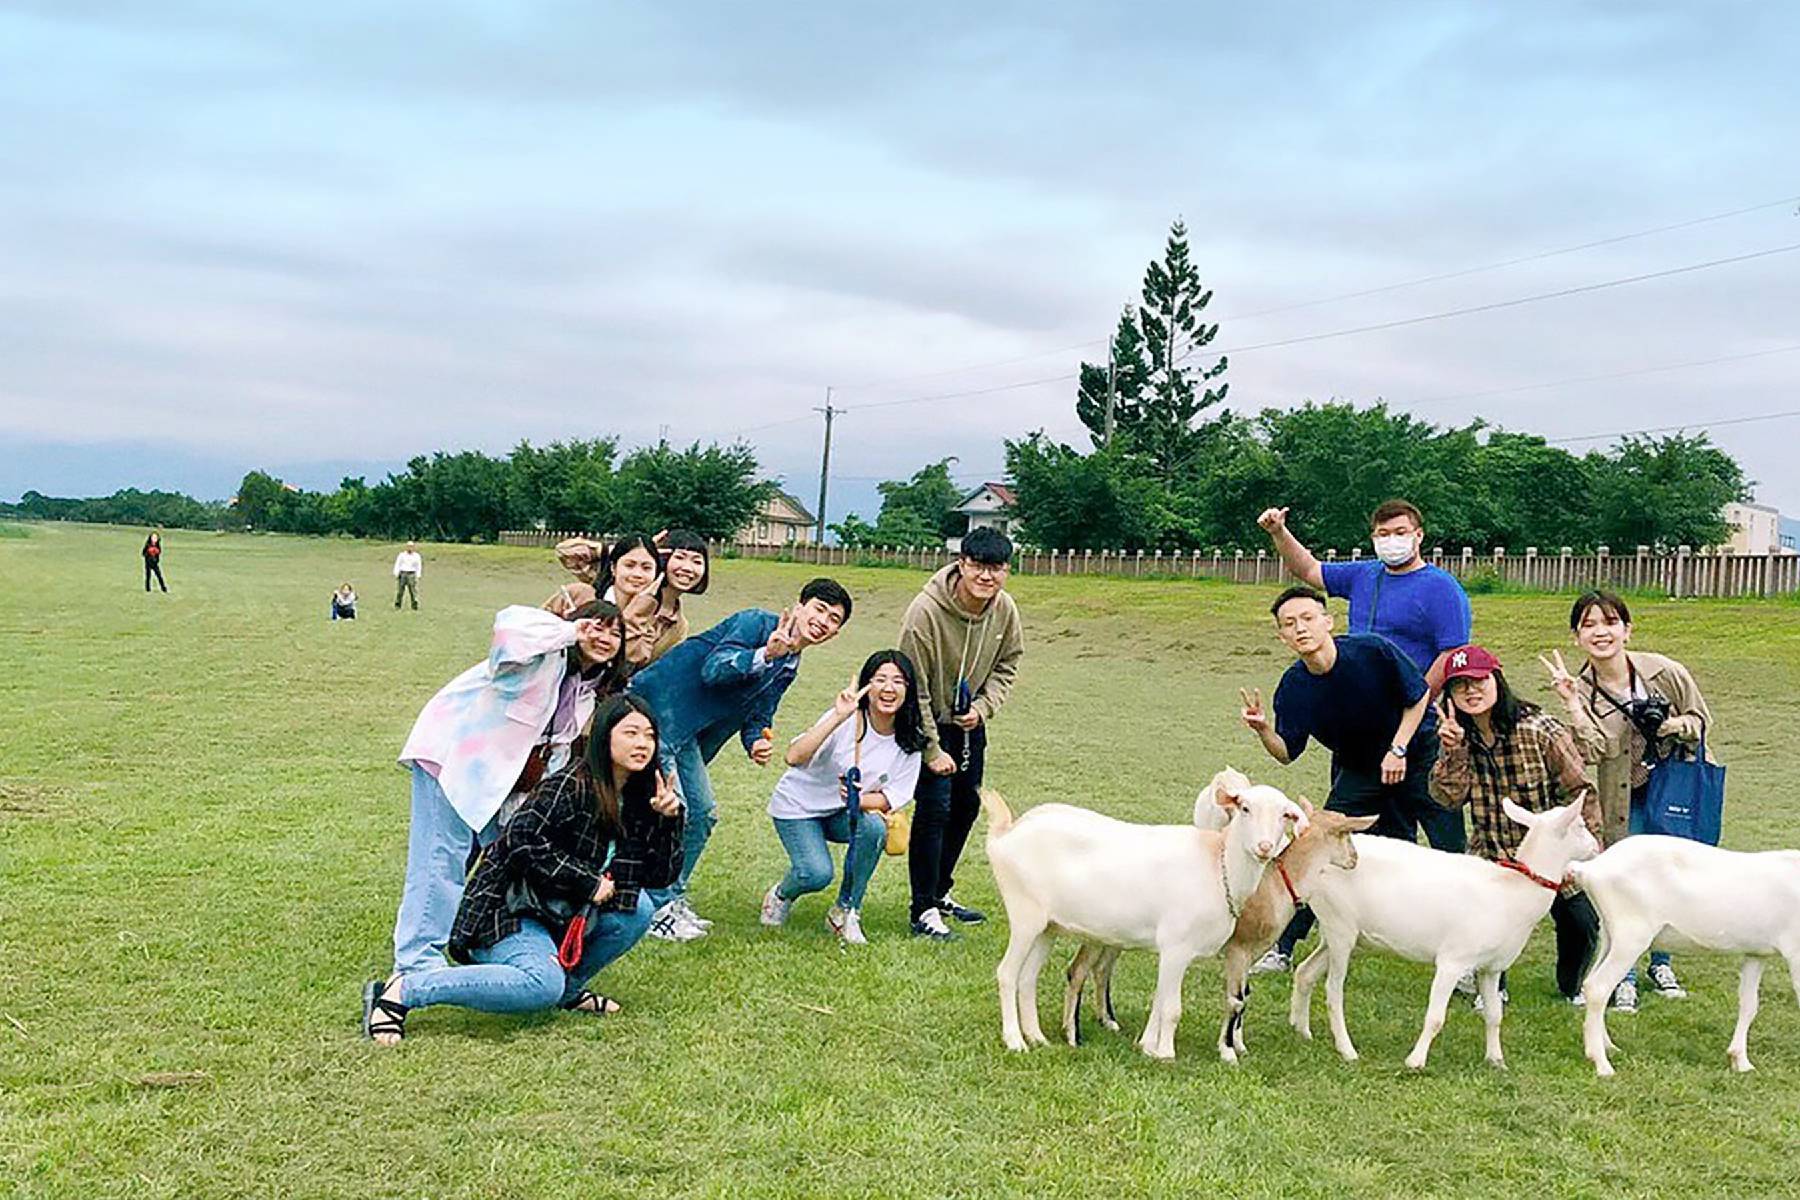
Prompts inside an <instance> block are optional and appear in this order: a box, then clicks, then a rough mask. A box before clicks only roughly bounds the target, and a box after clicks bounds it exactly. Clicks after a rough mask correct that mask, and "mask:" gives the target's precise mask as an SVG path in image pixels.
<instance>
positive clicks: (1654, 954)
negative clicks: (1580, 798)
mask: <svg viewBox="0 0 1800 1200" xmlns="http://www.w3.org/2000/svg"><path fill="white" fill-rule="evenodd" d="M1647 813H1648V809H1647V808H1646V807H1645V805H1644V798H1643V797H1642V796H1640V795H1637V794H1635V793H1634V794H1633V795H1632V797H1631V813H1630V815H1629V816H1628V817H1627V818H1626V824H1625V833H1626V836H1630V835H1631V834H1634V833H1648V832H1650V830H1649V828H1648V827H1649V824H1650V818H1649V816H1648V815H1647ZM1668 961H1669V952H1668V951H1667V950H1652V951H1651V952H1650V965H1651V966H1653V967H1654V966H1655V965H1656V964H1658V963H1666V962H1668ZM1625 978H1627V979H1629V980H1631V982H1633V983H1636V982H1637V968H1636V967H1632V968H1631V970H1629V971H1627V972H1625Z"/></svg>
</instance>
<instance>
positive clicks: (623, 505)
mask: <svg viewBox="0 0 1800 1200" xmlns="http://www.w3.org/2000/svg"><path fill="white" fill-rule="evenodd" d="M757 475H758V467H757V461H756V455H755V452H754V451H753V450H751V449H750V447H748V446H746V445H742V444H738V445H732V446H718V445H706V446H701V445H700V444H698V443H695V444H694V445H692V446H689V447H687V448H686V449H677V448H675V447H671V446H669V445H667V444H666V443H665V444H659V445H656V446H649V447H645V448H643V449H640V450H635V451H633V452H631V453H630V454H627V455H625V456H624V457H623V458H622V459H621V458H620V457H619V455H618V441H617V439H615V438H593V439H585V440H583V439H577V440H572V441H566V442H553V443H551V444H550V445H548V446H533V445H531V444H530V443H529V442H520V443H519V444H518V445H517V446H516V447H514V448H513V450H512V451H511V453H509V454H507V455H506V456H505V457H498V456H494V455H489V454H483V453H481V452H480V451H476V450H465V451H461V452H458V453H454V454H451V453H444V452H438V453H435V454H430V455H419V456H418V457H416V458H414V459H412V460H411V461H410V462H408V463H407V464H406V468H405V469H404V470H402V471H397V472H391V473H390V474H389V475H388V476H387V478H385V479H383V480H381V481H379V482H377V483H374V484H370V483H368V482H367V481H366V480H364V479H363V478H360V477H356V478H346V479H344V480H343V481H342V482H341V483H339V484H338V486H337V488H336V489H335V490H333V491H329V492H321V491H309V490H307V489H304V488H298V487H295V486H293V485H292V484H288V483H284V482H282V481H281V480H280V479H278V478H276V477H275V476H274V475H272V474H270V473H268V472H266V471H261V470H253V471H250V472H249V473H248V474H246V475H245V476H244V478H243V482H241V483H240V484H239V485H238V494H237V495H236V496H235V497H233V498H232V499H231V500H229V501H199V500H194V499H193V498H191V497H188V496H184V495H181V494H179V493H173V492H159V491H152V492H145V491H139V490H137V489H135V488H128V489H125V490H122V491H119V492H116V493H114V494H113V495H111V496H107V497H99V498H91V499H79V500H78V499H62V498H57V497H51V496H44V495H42V494H41V493H38V492H35V491H32V492H26V493H25V494H24V496H22V497H21V498H20V501H19V503H18V504H16V505H4V506H0V513H4V514H6V515H12V516H18V517H24V518H28V519H34V520H53V521H95V522H104V523H108V524H118V525H153V526H158V527H162V528H175V529H255V530H268V531H273V532H277V533H307V534H346V535H350V536H355V537H381V538H421V539H427V540H432V541H471V540H489V541H491V540H493V539H494V538H495V537H496V536H497V535H498V534H499V532H500V531H501V530H502V529H511V528H536V527H539V526H541V527H543V528H547V529H580V530H594V531H618V530H630V529H641V530H657V529H672V528H682V529H691V530H693V531H694V532H695V533H698V534H700V535H701V536H702V537H708V538H731V537H734V536H735V535H736V534H737V533H738V531H739V530H741V529H743V528H744V526H746V525H748V524H749V523H750V522H751V521H752V520H754V518H755V515H756V512H757V510H758V509H759V508H761V507H762V505H763V503H764V501H765V500H767V499H768V498H769V496H770V495H772V494H773V492H774V491H775V485H774V484H772V483H769V482H766V481H761V480H759V479H758V478H757Z"/></svg>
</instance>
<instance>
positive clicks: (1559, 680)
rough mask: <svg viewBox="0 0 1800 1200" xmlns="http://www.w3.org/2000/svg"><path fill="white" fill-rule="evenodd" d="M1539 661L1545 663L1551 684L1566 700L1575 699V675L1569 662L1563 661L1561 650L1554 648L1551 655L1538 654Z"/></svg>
mask: <svg viewBox="0 0 1800 1200" xmlns="http://www.w3.org/2000/svg"><path fill="white" fill-rule="evenodd" d="M1538 661H1539V662H1540V663H1543V664H1544V670H1546V671H1548V672H1550V686H1551V687H1552V688H1554V689H1555V690H1556V694H1557V695H1559V696H1561V697H1562V698H1563V699H1564V700H1565V701H1571V700H1574V699H1575V676H1573V675H1571V674H1569V668H1568V664H1566V663H1564V662H1563V656H1562V651H1561V650H1552V651H1551V652H1550V657H1548V658H1545V657H1544V656H1543V655H1542V654H1540V655H1538Z"/></svg>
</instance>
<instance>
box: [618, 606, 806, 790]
mask: <svg viewBox="0 0 1800 1200" xmlns="http://www.w3.org/2000/svg"><path fill="white" fill-rule="evenodd" d="M780 620H781V618H780V617H778V616H776V615H775V614H774V613H772V612H767V611H764V610H763V609H760V608H747V609H745V610H744V611H742V612H738V613H733V614H732V615H731V616H729V617H726V618H725V619H724V620H723V621H720V622H719V623H718V624H717V625H714V626H713V627H712V628H711V629H708V630H707V631H706V632H704V633H699V634H695V635H693V636H692V637H689V638H688V639H687V640H686V641H684V642H682V643H680V644H679V645H677V646H675V647H674V648H673V649H671V650H670V651H669V652H668V653H667V654H664V655H663V656H662V657H661V658H659V659H657V660H656V661H655V662H653V663H651V664H650V665H649V666H647V667H645V668H644V669H643V670H641V671H639V672H638V673H637V674H636V675H634V676H632V677H631V691H632V692H633V693H634V694H636V695H638V696H642V697H643V698H644V700H645V701H647V702H648V703H649V705H650V707H651V709H652V710H654V711H655V713H656V724H657V727H658V732H659V734H660V737H661V742H662V749H663V752H664V756H665V757H667V756H668V755H669V754H671V753H672V752H673V751H674V750H676V749H678V748H680V747H682V746H686V745H689V744H690V743H692V744H698V745H699V747H700V750H701V753H702V755H703V756H704V757H705V758H707V759H708V760H710V759H711V758H712V756H713V755H714V754H716V753H718V750H719V747H720V746H722V745H724V744H725V740H726V739H727V738H728V737H730V736H731V734H732V733H733V732H736V733H737V735H738V740H739V741H741V742H742V743H743V744H744V751H745V753H748V752H749V750H750V747H751V746H752V745H754V744H755V742H756V740H757V739H758V738H760V737H762V734H763V730H764V729H766V728H768V727H769V726H771V725H772V724H774V721H775V709H776V706H777V705H779V704H780V703H781V695H782V693H783V692H785V691H787V689H788V685H789V684H791V683H793V682H794V676H795V675H796V674H798V673H799V670H800V656H799V655H797V654H790V655H787V656H786V657H784V658H779V659H776V660H775V661H774V662H767V661H765V660H764V658H763V647H764V646H765V645H766V644H767V643H768V640H769V635H770V634H772V633H774V632H775V626H776V625H777V624H779V623H780Z"/></svg>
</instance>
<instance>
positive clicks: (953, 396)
mask: <svg viewBox="0 0 1800 1200" xmlns="http://www.w3.org/2000/svg"><path fill="white" fill-rule="evenodd" d="M1795 250H1800V242H1795V243H1791V244H1789V245H1786V246H1774V247H1771V248H1769V249H1766V250H1756V251H1753V252H1751V253H1749V254H1737V255H1732V256H1730V257H1727V258H1715V259H1709V260H1707V261H1705V262H1698V263H1688V264H1686V265H1684V266H1679V267H1669V268H1667V269H1665V270H1661V271H1648V272H1645V273H1643V274H1640V275H1627V276H1624V277H1622V278H1619V279H1605V280H1601V281H1599V282H1597V283H1585V284H1579V285H1577V286H1575V287H1567V288H1559V289H1557V290H1556V291H1553V292H1539V293H1537V294H1535V295H1531V296H1516V297H1514V298H1513V299H1510V300H1494V301H1490V302H1489V303H1486V304H1476V305H1471V306H1469V307H1466V308H1453V309H1446V310H1444V311H1442V312H1435V313H1424V314H1422V315H1419V316H1414V317H1401V318H1398V319H1396V320H1392V321H1380V322H1377V323H1375V324H1373V325H1357V326H1352V327H1350V328H1348V329H1333V330H1328V331H1326V332H1323V333H1309V334H1302V335H1299V336H1297V337H1291V338H1279V339H1276V340H1274V341H1269V342H1255V343H1251V344H1249V345H1245V346H1228V347H1225V348H1222V349H1218V350H1215V351H1212V352H1213V353H1217V354H1219V355H1221V356H1229V355H1232V354H1249V353H1253V352H1255V351H1259V350H1273V349H1277V348H1279V347H1283V346H1297V345H1301V344H1303V343H1307V342H1322V341H1327V340H1330V339H1333V338H1341V337H1352V336H1355V335H1357V334H1363V333H1376V332H1380V331H1382V330H1387V329H1400V328H1404V327H1406V326H1409V325H1423V324H1426V323H1428V322H1432V321H1445V320H1449V319H1451V318H1453V317H1466V316H1472V315H1474V314H1476V313H1485V312H1495V311H1497V310H1499V309H1504V308H1517V307H1520V306H1521V305H1526V304H1536V303H1539V302H1541V301H1544V300H1559V299H1563V298H1565V297H1568V296H1578V295H1582V294H1584V293H1587V292H1598V291H1605V290H1607V289H1609V288H1616V287H1625V286H1627V285H1630V284H1634V283H1645V282H1648V281H1650V280H1653V279H1667V278H1669V277H1671V276H1675V275H1686V274H1691V273H1693V272H1695V271H1705V270H1710V269H1712V268H1714V267H1723V266H1730V265H1732V264H1734V263H1741V262H1749V261H1751V260H1753V259H1758V258H1768V257H1770V256H1772V255H1776V254H1789V253H1792V252H1793V251H1795ZM1194 348H1195V347H1191V346H1190V347H1189V348H1188V351H1186V352H1184V354H1183V357H1186V354H1187V353H1191V352H1192V350H1193V349H1194ZM1080 377H1081V372H1079V371H1071V372H1065V373H1063V374H1060V375H1047V376H1044V377H1043V378H1041V379H1026V380H1020V381H1019V382H1016V383H1003V384H995V385H993V386H991V387H981V388H967V389H964V390H962V391H955V392H940V393H936V394H932V395H925V396H908V397H904V398H902V399H899V400H880V401H876V402H874V403H872V404H857V405H852V406H850V411H855V410H858V409H876V408H896V407H899V406H902V405H909V404H928V403H933V402H936V401H940V400H961V399H966V398H968V397H972V396H988V395H993V394H995V393H997V392H1010V391H1017V390H1019V389H1020V388H1028V387H1039V386H1041V385H1043V384H1049V383H1064V382H1067V381H1068V380H1071V379H1079V378H1080Z"/></svg>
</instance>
